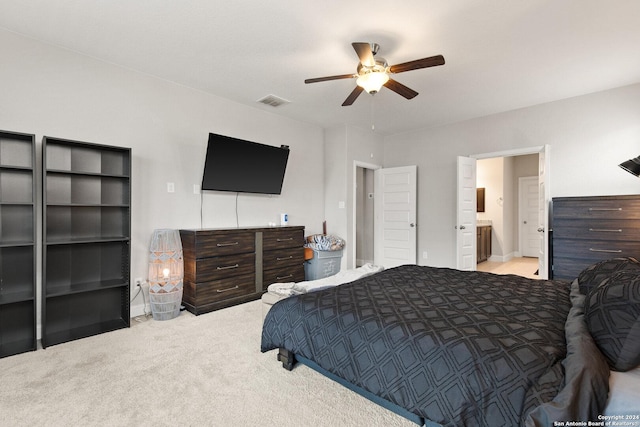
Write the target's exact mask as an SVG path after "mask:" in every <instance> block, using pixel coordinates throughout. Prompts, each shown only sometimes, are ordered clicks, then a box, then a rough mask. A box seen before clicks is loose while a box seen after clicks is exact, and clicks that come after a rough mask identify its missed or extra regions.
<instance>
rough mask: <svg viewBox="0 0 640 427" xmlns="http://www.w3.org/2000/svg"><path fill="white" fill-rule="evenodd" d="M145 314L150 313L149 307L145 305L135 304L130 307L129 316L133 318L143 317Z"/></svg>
mask: <svg viewBox="0 0 640 427" xmlns="http://www.w3.org/2000/svg"><path fill="white" fill-rule="evenodd" d="M146 313H151V307H149V306H147V305H146V304H137V305H132V306H131V308H130V314H129V315H130V316H131V317H132V318H134V317H138V316H144V315H145V314H146Z"/></svg>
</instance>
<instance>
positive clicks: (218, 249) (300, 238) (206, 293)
mask: <svg viewBox="0 0 640 427" xmlns="http://www.w3.org/2000/svg"><path fill="white" fill-rule="evenodd" d="M180 238H181V240H182V250H183V253H184V290H183V296H182V302H183V304H184V305H185V307H186V308H187V310H189V311H190V312H192V313H193V314H196V315H198V314H202V313H207V312H209V311H213V310H217V309H220V308H224V307H230V306H232V305H236V304H241V303H243V302H247V301H251V300H255V299H258V298H260V297H261V296H262V294H263V292H265V291H266V289H267V287H268V286H269V285H270V284H271V283H275V282H299V281H302V280H304V250H303V244H304V227H295V226H287V227H269V228H263V227H255V228H230V229H229V228H224V229H223V228H220V229H198V230H180Z"/></svg>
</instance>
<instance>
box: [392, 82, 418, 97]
mask: <svg viewBox="0 0 640 427" xmlns="http://www.w3.org/2000/svg"><path fill="white" fill-rule="evenodd" d="M384 87H386V88H387V89H391V90H392V91H394V92H395V93H397V94H398V95H400V96H404V97H405V98H407V99H412V98H415V97H416V96H417V95H418V92H416V91H415V90H413V89H411V88H408V87H406V86H405V85H403V84H402V83H398V82H397V81H395V80H393V79H389V81H387V82H386V83H385V84H384Z"/></svg>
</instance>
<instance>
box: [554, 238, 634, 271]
mask: <svg viewBox="0 0 640 427" xmlns="http://www.w3.org/2000/svg"><path fill="white" fill-rule="evenodd" d="M639 252H640V249H639V247H638V243H637V242H623V241H599V240H578V239H575V240H572V239H557V238H555V237H554V239H553V257H554V264H555V260H556V259H560V258H577V259H583V260H587V261H593V262H592V263H591V264H593V263H595V262H597V261H600V260H603V259H608V258H618V257H634V258H637V257H638V253H639ZM588 265H590V264H588Z"/></svg>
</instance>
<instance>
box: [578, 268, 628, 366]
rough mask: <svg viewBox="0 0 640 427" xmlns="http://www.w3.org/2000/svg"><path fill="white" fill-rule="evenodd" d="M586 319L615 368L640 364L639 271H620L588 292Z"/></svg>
mask: <svg viewBox="0 0 640 427" xmlns="http://www.w3.org/2000/svg"><path fill="white" fill-rule="evenodd" d="M584 310H585V322H586V324H587V328H588V329H589V332H590V333H591V336H592V337H593V339H594V341H595V342H596V345H597V346H598V348H600V351H601V352H602V354H604V356H605V357H606V358H607V361H608V362H609V365H610V366H611V368H612V369H614V370H616V371H621V372H626V371H628V370H630V369H633V368H635V367H636V366H638V365H640V272H638V271H631V270H629V271H620V272H618V273H615V274H614V275H612V276H611V277H609V278H608V279H605V280H604V281H603V282H602V283H601V284H600V285H599V286H598V287H597V288H595V289H594V290H592V291H591V293H589V295H587V297H586V299H585V302H584Z"/></svg>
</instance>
